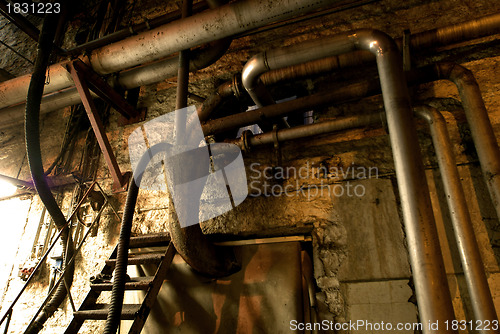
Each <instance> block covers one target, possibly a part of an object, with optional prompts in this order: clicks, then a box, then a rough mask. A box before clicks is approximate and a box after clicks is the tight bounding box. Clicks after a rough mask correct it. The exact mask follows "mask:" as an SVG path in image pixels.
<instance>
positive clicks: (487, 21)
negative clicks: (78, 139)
mask: <svg viewBox="0 0 500 334" xmlns="http://www.w3.org/2000/svg"><path fill="white" fill-rule="evenodd" d="M468 29H472V31H471V32H468V31H469V30H468ZM498 29H500V14H493V15H488V16H485V17H482V18H479V19H474V20H471V21H466V22H463V23H460V24H456V25H452V26H448V27H443V28H438V29H433V30H430V31H425V32H421V33H417V34H415V35H411V46H412V48H413V49H414V50H419V49H421V48H422V47H421V45H420V44H419V43H423V45H424V44H427V43H428V42H429V41H431V40H434V41H435V42H436V43H439V45H448V44H450V43H452V42H456V41H457V36H462V37H463V38H466V39H471V38H477V37H483V36H487V35H490V34H492V33H495V32H496V31H498ZM453 32H460V34H457V33H453ZM400 40H401V39H397V40H396V42H398V41H400ZM221 43H222V42H221ZM211 50H213V49H212V48H209V49H205V50H199V52H200V53H199V54H200V57H199V58H200V59H207V58H210V56H208V55H207V56H204V54H205V52H207V53H209V52H211ZM195 52H196V51H195ZM193 58H196V56H193ZM373 59H374V57H373V55H372V54H371V53H369V52H366V51H355V52H353V53H350V54H344V55H339V56H334V57H329V58H325V59H323V60H320V61H315V62H314V63H310V64H303V65H299V67H298V68H296V69H290V70H291V71H292V72H297V74H300V73H302V74H303V75H310V73H323V72H325V71H331V70H333V69H336V68H343V67H349V66H357V65H360V64H362V63H366V62H369V61H372V60H373ZM177 66H178V65H177V57H173V58H169V59H166V60H163V61H159V62H156V63H152V64H150V65H149V66H141V67H137V68H134V69H131V70H129V71H123V73H120V74H119V75H118V83H117V84H118V85H120V86H121V87H123V88H125V89H130V88H135V87H137V86H140V85H146V84H151V83H154V82H157V81H160V80H164V79H165V78H167V77H169V76H175V73H176V71H177ZM207 66H208V65H207ZM65 67H66V64H65V63H61V64H55V65H53V66H51V67H50V71H49V73H50V77H51V81H50V84H49V85H46V86H45V91H44V92H45V94H49V93H54V92H57V91H60V90H63V89H66V88H67V87H69V86H71V85H72V83H71V81H70V77H69V76H68V73H67V71H66V70H65ZM311 69H315V70H314V72H311ZM161 71H165V73H164V74H161ZM304 71H306V72H304ZM275 72H276V73H270V72H267V73H265V74H264V75H262V77H261V80H262V82H263V83H264V84H271V83H272V82H273V81H274V80H276V78H275V79H272V77H273V76H280V75H281V76H282V79H286V77H290V76H291V75H292V74H291V72H290V71H289V70H287V71H275ZM280 72H281V74H280ZM283 73H284V76H283ZM294 75H295V74H294ZM150 76H151V77H150ZM268 76H269V77H271V79H270V81H269V82H268V80H267V78H268ZM28 80H29V76H23V77H19V78H16V79H12V80H9V81H6V84H0V109H1V110H0V127H4V126H6V125H7V124H12V123H14V122H16V121H18V120H21V119H22V115H20V114H18V113H20V110H22V111H24V105H21V106H14V105H15V104H16V103H21V102H23V101H24V99H25V96H26V92H27V88H26V87H27V81H28ZM115 81H116V80H114V81H113V82H115ZM68 82H69V83H68ZM274 82H275V81H274ZM7 83H8V84H7ZM53 99H56V98H55V97H52V98H49V99H46V98H45V97H44V99H43V103H42V106H41V112H42V113H45V112H49V111H53V110H57V109H60V108H63V107H67V106H69V105H74V104H77V103H80V100H79V96H78V94H77V93H76V91H70V90H67V91H65V92H64V93H61V95H60V96H59V97H57V99H56V100H57V103H56V104H54V103H52V100H53ZM9 106H12V107H9ZM4 124H5V125H4Z"/></svg>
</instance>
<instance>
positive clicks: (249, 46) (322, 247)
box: [0, 0, 500, 333]
mask: <svg viewBox="0 0 500 334" xmlns="http://www.w3.org/2000/svg"><path fill="white" fill-rule="evenodd" d="M498 10H500V3H497V2H492V1H488V0H481V1H455V0H441V1H431V0H428V1H406V2H400V1H395V0H382V1H377V2H374V3H372V4H368V5H365V6H363V7H360V8H352V9H346V10H343V11H340V12H338V13H332V14H330V15H327V16H321V17H319V18H316V19H314V20H312V21H306V22H300V23H297V24H294V25H293V26H288V27H283V28H278V29H276V30H271V31H268V32H263V33H258V34H252V35H249V36H246V37H242V38H239V39H237V40H235V41H233V43H232V45H231V48H230V49H229V51H228V52H227V53H226V54H225V55H224V56H223V57H222V58H221V59H220V60H219V61H218V62H217V63H215V64H214V65H212V66H210V67H208V68H207V69H204V70H200V71H197V72H195V73H192V74H191V75H190V85H189V90H190V92H192V93H194V94H197V95H200V96H203V97H206V96H208V95H209V94H210V93H211V92H212V91H213V90H214V89H215V88H216V87H217V86H218V85H219V84H220V83H222V82H224V81H225V80H228V79H229V78H230V77H231V76H232V75H233V74H235V73H238V72H240V71H241V69H242V67H243V65H244V63H245V62H246V60H247V59H248V58H249V57H250V56H252V55H254V54H256V53H258V52H260V51H263V50H266V49H270V48H273V47H277V46H283V45H291V44H296V43H299V42H301V41H304V40H308V39H313V38H319V37H326V36H330V35H334V34H335V33H338V32H342V31H349V30H352V29H356V28H366V27H369V28H376V29H380V30H383V31H385V32H387V33H388V34H389V35H391V36H393V37H399V36H401V35H402V33H403V30H404V29H410V30H411V31H412V32H414V33H417V32H420V31H424V30H428V29H432V28H436V27H440V26H444V25H448V24H453V23H459V22H462V21H465V20H468V19H471V18H476V17H480V16H483V15H486V14H490V13H495V12H498ZM136 16H139V14H137V15H136ZM134 20H139V18H137V17H135V18H134ZM496 37H498V36H496ZM66 42H67V43H69V41H66ZM476 42H479V46H477V47H469V46H468V45H467V44H464V45H462V46H461V47H460V48H459V49H455V50H452V51H449V50H446V48H443V49H440V50H433V51H430V50H429V51H426V52H424V53H421V54H415V55H412V60H413V61H414V62H415V63H417V64H425V63H429V62H431V61H435V60H445V61H456V62H459V63H461V64H462V65H463V66H465V67H466V68H468V69H470V70H471V71H472V72H473V73H474V75H475V76H476V78H477V81H478V83H479V86H480V88H481V92H482V95H483V98H484V100H485V104H486V108H487V109H488V112H489V115H490V119H491V121H492V123H493V126H494V129H495V131H496V133H497V135H498V136H500V99H499V98H498V91H499V88H500V76H499V75H498V73H499V71H500V69H499V67H500V57H499V56H498V54H499V52H498V51H499V45H498V41H497V40H496V39H495V38H486V39H482V40H480V41H476ZM373 73H374V71H373V69H362V70H346V71H340V72H338V73H334V74H331V75H329V76H327V77H318V78H312V79H309V80H306V81H302V82H301V83H300V84H299V85H292V84H289V85H287V86H286V88H284V89H283V88H279V87H277V88H275V89H274V91H273V93H274V94H275V95H276V96H277V97H280V98H281V97H287V95H289V94H290V92H293V93H296V92H297V91H303V92H304V91H306V92H307V91H308V90H311V91H312V90H322V89H330V87H336V86H338V85H344V84H346V83H347V82H349V81H350V80H352V79H363V78H366V77H368V76H371V75H373ZM175 89H176V79H175V78H173V79H167V80H165V81H163V82H160V83H158V84H156V85H150V86H146V87H141V91H140V98H139V107H146V108H147V111H148V113H147V115H148V116H147V120H151V119H154V118H155V117H157V116H159V115H162V114H165V113H167V112H170V111H173V110H174V109H175ZM412 96H413V100H414V102H415V103H417V102H422V101H423V102H426V103H430V104H432V105H433V106H435V107H436V108H438V109H439V110H441V111H442V112H443V115H444V116H445V118H446V121H447V124H448V127H449V131H450V134H451V137H452V140H453V143H454V145H455V152H456V154H457V163H458V164H459V170H460V174H461V177H462V180H463V185H464V188H465V190H466V194H468V198H469V202H468V205H469V210H470V212H471V215H472V218H473V223H474V229H475V231H476V237H477V239H478V242H479V244H480V247H481V255H482V257H483V262H484V263H485V269H486V271H487V276H488V279H489V282H490V288H491V291H492V294H493V296H494V298H495V303H496V305H497V309H499V310H500V276H499V268H498V260H499V255H500V253H499V245H500V242H499V233H500V232H499V227H498V217H496V213H495V211H494V209H493V208H492V204H491V201H490V200H489V197H488V194H487V191H486V187H485V184H484V181H483V179H482V176H481V175H480V170H479V167H478V162H477V156H476V155H475V152H474V149H473V144H472V141H471V138H470V133H469V130H468V127H467V125H466V124H465V119H464V116H463V111H462V109H461V106H460V103H459V96H458V93H457V91H456V88H455V87H454V86H453V85H452V84H451V83H449V82H442V81H440V82H436V83H431V84H426V85H421V86H418V87H415V88H413V89H412ZM190 103H192V104H198V103H197V102H195V101H194V100H190ZM233 106H234V105H233ZM381 108H382V101H381V98H380V97H370V98H367V99H363V100H360V101H355V102H353V103H351V104H344V105H339V106H335V107H331V108H325V109H322V110H317V112H316V113H315V118H316V121H322V120H328V119H334V118H335V117H338V116H343V115H350V114H354V113H368V112H373V111H379V110H381ZM233 111H235V110H233ZM68 114H69V112H68V110H63V111H59V112H54V113H51V114H49V115H47V116H45V117H44V118H43V121H42V151H43V156H44V162H45V166H48V165H50V164H51V162H52V161H53V160H54V159H55V157H56V156H57V154H58V150H59V147H60V145H61V141H62V133H63V131H64V127H65V124H66V122H67V120H68ZM118 120H119V115H118V114H117V113H116V112H114V111H111V114H110V117H109V125H108V127H107V133H108V137H109V138H110V140H111V143H112V146H113V149H114V152H115V155H116V156H117V159H118V162H119V165H120V168H121V169H122V170H124V171H126V170H130V168H131V167H130V163H129V158H128V146H127V138H128V136H129V135H130V133H131V132H132V131H133V130H135V129H136V128H137V126H138V125H139V124H133V125H127V126H121V125H119V122H118ZM418 129H419V139H420V142H421V146H422V151H423V154H424V162H425V165H426V167H427V181H428V182H429V185H430V189H431V197H432V201H433V209H434V211H435V216H436V220H437V224H438V230H439V234H440V241H441V246H442V249H443V255H444V259H445V264H446V270H447V274H448V278H449V282H450V289H451V292H452V296H453V298H454V305H455V313H456V316H457V318H458V319H466V318H467V319H470V316H471V308H470V305H469V302H468V299H467V294H466V290H465V283H464V280H463V274H462V271H461V268H460V265H459V261H458V254H457V251H456V248H455V246H454V243H455V241H454V240H453V236H452V233H451V232H450V218H449V214H448V213H447V208H446V203H445V200H444V194H443V188H442V185H441V181H440V178H439V171H438V170H437V163H436V160H435V157H434V152H433V148H432V145H431V142H430V137H429V132H428V129H427V126H426V125H425V124H420V123H419V127H418ZM84 140H85V134H81V135H80V137H79V139H78V141H77V152H78V153H80V152H81V148H82V147H83V144H84ZM0 145H1V149H0V171H1V173H2V174H6V175H9V176H16V175H17V173H18V172H19V177H20V178H21V179H25V180H26V179H29V171H28V167H27V163H26V161H25V159H24V140H23V131H22V128H21V127H20V126H19V127H18V126H14V127H11V128H8V129H3V130H1V132H0ZM78 159H79V154H77V155H75V159H74V162H73V165H72V166H71V168H76V166H77V163H78ZM281 159H282V167H285V168H286V167H288V168H291V170H293V169H295V170H299V169H300V168H305V169H306V170H307V171H308V173H306V175H305V176H300V175H299V176H297V177H293V176H291V177H289V178H286V179H285V180H284V181H280V182H278V181H276V180H271V181H268V182H271V184H270V185H268V186H267V187H272V186H273V185H278V186H277V187H275V188H274V189H279V188H280V187H282V188H284V187H285V186H290V187H288V188H287V189H291V190H292V191H291V193H289V194H284V195H283V194H281V195H280V196H269V197H268V196H265V195H264V194H263V193H264V189H266V188H265V187H266V185H265V184H264V183H263V182H264V181H265V178H264V175H263V171H264V170H265V169H266V167H273V166H274V167H276V162H277V157H276V154H275V152H274V150H273V149H272V147H268V148H262V149H259V150H252V151H251V152H248V153H246V154H245V155H244V160H245V165H246V167H247V177H248V178H249V180H251V181H255V183H254V184H253V186H250V185H249V190H250V192H251V195H252V196H250V197H249V198H247V199H246V200H245V202H244V203H242V204H241V205H240V206H238V207H237V208H236V209H235V210H233V211H231V212H229V213H227V214H225V215H223V216H221V217H218V218H215V219H213V220H211V221H208V222H205V223H203V224H202V228H203V230H204V232H205V233H207V234H210V235H212V236H213V237H214V238H221V237H227V236H230V237H232V238H234V237H252V236H265V235H268V236H276V235H284V234H294V233H308V234H311V235H312V236H313V243H312V247H313V261H314V276H315V278H316V283H317V299H318V302H319V304H318V308H319V311H320V316H321V317H322V318H323V319H328V320H333V321H348V320H366V321H371V322H380V321H384V322H392V323H397V322H401V323H413V322H417V321H418V318H417V310H416V308H415V306H414V304H412V303H411V302H408V300H409V299H411V297H412V294H413V291H412V289H411V287H410V286H409V285H408V283H409V278H410V275H411V271H410V267H409V263H408V258H407V251H406V245H405V235H404V231H403V228H402V219H401V215H400V211H399V210H400V208H399V202H398V194H397V191H396V189H397V187H396V182H397V180H396V179H395V175H394V166H393V161H392V156H391V150H390V147H389V142H388V136H387V133H386V132H385V130H384V129H381V128H377V127H372V128H363V129H355V130H350V131H346V132H342V133H336V134H332V135H328V136H321V137H317V138H314V139H311V140H307V141H306V140H304V141H298V142H293V143H284V144H283V145H282V146H281ZM255 163H257V164H258V165H253V166H254V167H251V166H252V164H255ZM100 165H101V167H100V169H99V173H98V180H99V182H100V184H101V185H102V186H103V187H104V189H105V190H106V191H107V192H108V193H111V180H110V176H109V173H108V172H107V168H106V166H105V165H104V163H103V161H102V159H101V161H100ZM322 167H323V168H324V167H327V169H328V170H331V168H336V170H337V171H343V172H344V173H345V174H346V175H339V174H338V175H324V174H315V172H317V171H319V170H321V168H322ZM348 168H351V169H349V170H348ZM370 168H372V169H371V170H372V171H374V170H376V171H377V174H375V173H372V174H371V175H368V176H370V177H368V178H364V177H362V175H360V174H359V173H358V172H361V171H362V170H363V169H364V170H370ZM353 169H354V170H355V171H356V174H354V175H347V174H349V172H348V171H352V170H353ZM348 189H350V190H351V191H354V190H355V189H357V190H358V194H359V195H358V194H354V195H352V196H349V194H348V193H347V191H348ZM341 190H344V193H343V195H340V194H341V193H340V191H341ZM259 193H260V196H259ZM62 194H63V195H64V196H63V197H65V198H66V207H65V209H64V211H63V212H67V211H68V206H69V203H67V202H69V200H68V198H70V197H71V194H72V187H71V186H70V187H67V188H64V189H63V190H62ZM351 194H352V193H351ZM256 195H257V196H256ZM124 198H125V195H124V194H115V195H113V196H112V201H113V204H114V205H115V207H116V208H118V209H119V210H121V209H122V207H123V203H124ZM4 203H9V204H6V205H7V206H10V203H13V202H11V201H10V200H9V201H4ZM23 203H24V204H22V209H20V210H19V211H18V212H16V213H15V214H13V216H12V218H13V220H12V221H14V218H15V220H16V221H20V224H22V223H23V222H25V225H26V226H25V227H24V229H23V231H22V232H15V231H14V229H12V233H22V237H20V238H19V240H20V242H19V246H18V247H17V248H16V252H15V253H16V254H17V255H16V256H15V257H11V258H10V259H8V260H7V261H5V262H4V266H6V267H7V268H9V267H10V268H12V266H13V267H14V268H16V267H17V265H18V264H20V263H23V262H24V261H25V260H26V258H27V257H29V251H27V250H26V249H30V247H31V244H32V240H33V235H34V231H35V230H36V228H37V225H38V221H39V215H40V212H41V206H40V203H39V200H38V198H37V197H36V196H34V197H26V198H25V199H24V201H23ZM170 208H171V206H169V202H168V200H167V196H166V194H158V193H154V192H147V191H141V194H140V197H139V201H138V205H137V208H136V215H135V217H134V227H133V230H134V232H136V233H149V232H155V231H163V230H165V229H166V227H167V219H168V217H169V214H168V213H169V210H170ZM4 216H5V215H4ZM9 218H10V217H9ZM10 221H11V220H10V219H9V220H6V219H4V224H6V225H5V226H8V225H7V224H10ZM4 228H5V229H9V232H10V231H11V230H10V228H9V227H4ZM16 230H17V229H16ZM117 236H118V221H117V219H116V218H115V217H114V214H113V213H112V211H111V210H109V209H106V210H105V212H104V215H103V218H102V219H101V222H100V225H99V230H98V232H97V234H96V235H95V236H93V237H91V238H90V239H89V241H88V243H87V244H86V245H85V246H84V247H83V249H82V251H81V253H80V254H79V255H78V257H77V262H78V265H77V271H76V274H75V283H74V286H73V288H72V291H73V292H72V293H73V298H74V299H75V302H76V303H77V304H79V303H80V302H81V300H82V299H83V298H84V296H85V294H86V292H87V291H88V286H89V277H90V276H93V275H96V274H97V273H98V272H99V271H100V268H101V266H102V264H103V260H104V259H105V258H107V257H108V256H109V254H110V252H111V249H112V248H113V246H114V244H115V243H116V240H117ZM26 245H28V247H27V246H26ZM13 253H14V252H13ZM46 272H48V270H46ZM8 280H9V285H8V286H7V288H6V289H4V290H6V291H4V295H3V297H0V300H1V301H2V303H1V309H0V312H1V313H3V312H4V310H5V309H6V307H7V306H8V305H9V302H10V301H11V300H12V299H13V296H14V295H15V294H16V291H17V289H19V287H20V285H21V282H20V280H19V279H18V278H17V277H16V270H13V271H12V274H10V278H9V279H8ZM47 284H48V277H47V274H45V275H41V276H40V277H39V278H37V280H36V282H35V284H34V285H33V286H32V287H30V288H29V289H28V291H27V294H26V295H25V296H24V297H23V298H22V299H21V300H20V302H19V305H18V307H17V308H16V309H15V311H14V317H13V320H12V322H11V330H12V332H13V333H18V332H21V331H22V328H24V326H25V325H26V324H27V322H28V319H29V318H30V315H31V314H33V312H34V311H35V309H36V307H37V306H36V305H39V304H40V303H41V301H42V300H43V298H44V295H45V293H46V292H45V289H46V287H47ZM70 319H71V307H70V306H69V303H68V302H66V303H65V304H64V305H63V308H62V309H61V310H60V311H58V312H57V313H56V315H55V316H54V317H53V318H52V319H50V320H49V321H48V322H47V325H46V328H45V329H44V331H43V332H45V333H59V332H62V331H63V328H64V327H65V326H66V324H67V323H68V321H69V320H70ZM99 326H100V324H98V323H95V322H92V323H89V324H87V325H86V326H85V330H82V332H86V333H93V332H95V331H97V330H98V328H100V327H99ZM286 330H288V329H284V332H287V331H286ZM365 332H368V333H369V332H370V331H369V330H367V331H365ZM373 332H375V331H373ZM407 332H408V333H412V332H413V331H411V330H409V331H407Z"/></svg>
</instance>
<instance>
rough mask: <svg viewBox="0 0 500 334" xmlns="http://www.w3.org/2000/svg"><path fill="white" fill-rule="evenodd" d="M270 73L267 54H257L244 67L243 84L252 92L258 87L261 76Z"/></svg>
mask: <svg viewBox="0 0 500 334" xmlns="http://www.w3.org/2000/svg"><path fill="white" fill-rule="evenodd" d="M267 71H269V66H268V64H267V57H266V53H265V52H262V53H259V54H256V55H255V56H253V57H252V58H250V60H249V61H247V63H246V64H245V66H244V67H243V70H242V71H241V82H242V84H243V87H245V89H246V90H247V91H252V90H253V89H255V88H256V87H257V86H258V83H259V78H260V76H261V75H262V74H263V73H265V72H267Z"/></svg>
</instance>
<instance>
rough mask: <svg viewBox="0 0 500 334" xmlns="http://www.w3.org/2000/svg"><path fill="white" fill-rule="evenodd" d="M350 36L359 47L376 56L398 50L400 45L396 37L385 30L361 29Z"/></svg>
mask: <svg viewBox="0 0 500 334" xmlns="http://www.w3.org/2000/svg"><path fill="white" fill-rule="evenodd" d="M349 38H351V39H354V44H355V45H356V47H357V48H359V49H362V50H368V51H370V52H372V53H373V54H375V55H376V56H379V55H382V54H385V53H388V52H398V53H399V51H398V47H397V44H396V42H395V41H394V39H392V37H390V36H389V35H387V34H386V33H385V32H383V31H380V30H376V29H359V30H356V31H355V32H354V33H353V34H351V35H349Z"/></svg>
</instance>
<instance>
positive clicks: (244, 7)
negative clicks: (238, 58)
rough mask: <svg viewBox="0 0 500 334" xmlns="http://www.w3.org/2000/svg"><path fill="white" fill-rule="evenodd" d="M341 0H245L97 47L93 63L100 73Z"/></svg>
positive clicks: (147, 60)
mask: <svg viewBox="0 0 500 334" xmlns="http://www.w3.org/2000/svg"><path fill="white" fill-rule="evenodd" d="M336 1H338V0H279V1H267V0H266V1H263V0H242V1H237V2H234V3H230V4H228V5H224V6H221V7H219V8H217V9H213V10H207V11H204V12H202V13H199V14H196V15H193V16H190V17H187V18H184V19H181V20H178V21H175V22H173V23H171V24H166V25H164V26H161V27H159V28H157V29H153V30H151V31H146V32H143V33H140V34H138V35H136V36H132V37H129V38H127V39H125V40H123V41H121V42H119V43H114V44H111V45H108V46H106V47H103V48H101V49H97V50H94V51H93V52H92V53H91V55H90V57H89V58H90V63H91V65H92V67H93V68H94V70H95V71H96V72H98V73H100V74H107V73H113V72H116V71H119V70H122V69H124V68H131V67H133V66H137V65H140V64H143V63H147V62H151V61H155V60H158V59H161V58H163V57H165V56H168V55H170V54H172V53H174V52H177V51H180V50H184V49H189V48H191V47H195V46H197V45H201V44H205V43H208V42H211V41H213V40H216V39H220V38H224V37H229V36H231V35H234V34H237V33H240V32H243V31H246V30H249V29H252V28H256V27H260V26H263V25H265V24H268V23H271V22H276V21H280V20H285V19H288V18H291V17H293V16H294V15H297V14H298V13H301V14H303V13H305V12H311V11H313V10H315V9H319V8H322V7H326V6H327V5H330V4H332V3H335V2H336Z"/></svg>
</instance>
